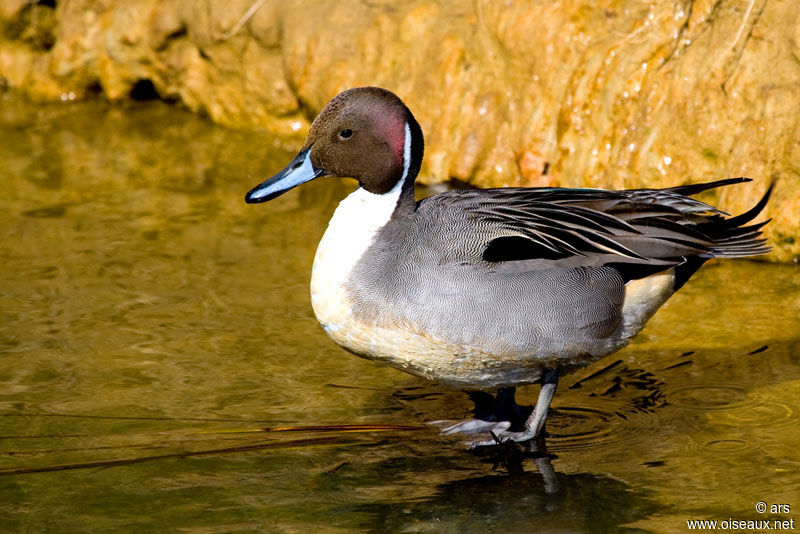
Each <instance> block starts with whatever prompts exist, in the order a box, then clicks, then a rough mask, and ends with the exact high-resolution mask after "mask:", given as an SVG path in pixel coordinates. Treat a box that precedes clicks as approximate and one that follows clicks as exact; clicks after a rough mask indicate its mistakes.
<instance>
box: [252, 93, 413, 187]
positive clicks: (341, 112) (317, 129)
mask: <svg viewBox="0 0 800 534" xmlns="http://www.w3.org/2000/svg"><path fill="white" fill-rule="evenodd" d="M422 153H423V139H422V130H421V129H420V127H419V124H417V121H416V120H415V119H414V116H413V115H412V114H411V112H410V111H409V110H408V108H407V107H406V105H405V104H403V102H402V101H401V100H400V99H399V98H398V97H397V96H395V95H394V94H393V93H391V92H389V91H387V90H385V89H381V88H378V87H357V88H354V89H348V90H346V91H343V92H342V93H340V94H339V95H337V96H336V97H335V98H334V99H333V100H331V101H330V102H328V105H326V106H325V108H324V109H323V110H322V112H320V114H319V115H318V116H317V118H316V119H314V122H313V123H312V124H311V129H310V130H309V132H308V137H307V138H306V142H305V143H304V144H303V148H302V150H301V151H300V153H299V154H298V155H297V157H295V159H294V160H292V162H291V163H290V164H289V165H288V166H287V167H286V168H285V169H284V170H283V171H281V172H280V173H278V174H276V175H275V176H273V177H272V178H270V179H269V180H267V181H265V182H263V183H261V184H259V185H258V186H256V187H255V188H253V189H252V190H251V191H250V192H248V193H247V196H246V197H245V200H246V201H247V202H250V203H255V202H265V201H267V200H270V199H273V198H275V197H277V196H278V195H280V194H282V193H284V192H286V191H288V190H289V189H291V188H293V187H295V186H298V185H300V184H302V183H304V182H307V181H309V180H312V179H314V178H317V177H319V176H347V177H351V178H355V179H356V180H358V183H359V185H360V186H361V187H363V188H364V189H366V190H367V191H369V192H371V193H375V194H381V195H382V194H384V193H386V192H388V191H390V190H391V189H392V188H394V186H395V185H397V184H398V183H399V182H401V181H403V187H410V186H411V185H413V182H414V179H415V178H416V175H417V173H418V172H419V166H420V163H421V162H422Z"/></svg>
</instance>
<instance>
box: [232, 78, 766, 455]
mask: <svg viewBox="0 0 800 534" xmlns="http://www.w3.org/2000/svg"><path fill="white" fill-rule="evenodd" d="M422 154H423V137H422V130H421V129H420V126H419V124H418V123H417V121H416V120H415V119H414V116H413V115H412V114H411V112H410V111H409V109H408V108H407V107H406V106H405V104H403V102H402V101H401V100H400V99H399V98H398V97H397V96H395V95H394V94H393V93H391V92H389V91H386V90H384V89H379V88H375V87H361V88H355V89H350V90H347V91H344V92H342V93H341V94H339V95H338V96H336V97H335V98H334V99H333V100H331V101H330V102H329V103H328V105H327V106H325V108H324V109H323V110H322V112H321V113H320V114H319V116H318V117H317V118H316V119H315V120H314V122H313V123H312V125H311V128H310V130H309V133H308V137H307V139H306V141H305V144H304V145H303V148H302V149H301V150H300V153H299V154H298V155H297V157H295V158H294V160H292V162H291V163H289V165H288V166H287V167H286V168H285V169H284V170H282V171H281V172H279V173H278V174H277V175H275V176H274V177H272V178H270V179H269V180H267V181H265V182H263V183H261V184H259V185H258V186H256V187H255V188H253V189H252V190H251V191H249V192H248V193H247V196H246V201H247V202H249V203H258V202H265V201H268V200H271V199H273V198H275V197H277V196H278V195H280V194H282V193H284V192H286V191H288V190H289V189H291V188H293V187H295V186H298V185H300V184H303V183H305V182H308V181H309V180H312V179H314V178H317V177H321V176H343V177H352V178H355V179H356V180H357V181H358V185H359V187H358V189H356V191H355V192H353V193H351V194H350V195H349V196H348V197H347V198H345V199H344V200H343V201H342V202H341V203H340V204H339V207H338V208H337V209H336V211H335V213H334V214H333V217H332V218H331V221H330V223H329V225H328V229H327V230H326V231H325V234H324V236H323V237H322V241H321V242H320V244H319V247H318V248H317V253H316V256H315V258H314V265H313V268H312V274H311V303H312V306H313V308H314V313H315V314H316V316H317V319H318V320H319V322H320V324H321V325H322V328H324V329H325V332H327V334H328V335H329V336H330V337H331V339H333V341H335V342H336V343H338V344H339V345H341V346H342V347H343V348H345V349H346V350H348V351H350V352H352V353H355V354H356V355H358V356H362V357H365V358H369V359H373V360H377V361H381V362H385V363H387V364H389V365H391V366H393V367H396V368H398V369H400V370H402V371H406V372H408V373H411V374H414V375H417V376H420V377H423V378H426V379H429V380H433V381H436V382H439V383H441V384H445V385H448V386H454V387H457V388H462V389H465V390H472V391H473V392H474V391H475V390H485V389H490V388H499V392H498V395H497V398H496V399H495V398H493V397H490V396H489V395H488V394H486V393H482V392H481V393H473V399H474V400H476V401H477V400H478V399H482V400H481V404H483V405H484V408H482V409H481V411H482V412H484V413H482V414H477V418H476V419H474V420H472V421H468V422H465V423H462V424H459V425H455V426H454V427H451V428H450V429H449V431H451V432H452V431H466V432H470V431H489V430H490V431H492V432H495V435H494V436H496V437H499V439H501V440H505V439H512V440H515V441H523V440H529V439H531V438H534V437H537V436H540V435H542V433H543V430H544V422H545V419H546V417H547V410H548V407H549V405H550V401H551V399H552V397H553V394H554V393H555V389H556V384H557V382H558V378H559V376H560V375H562V374H564V373H567V372H570V371H573V370H575V369H577V368H580V367H583V366H586V365H588V364H589V363H591V362H593V361H595V360H598V359H599V358H603V357H604V356H607V355H609V354H611V353H613V352H615V351H617V350H619V349H620V348H622V347H624V346H625V345H626V344H627V343H628V342H629V341H630V340H631V338H632V337H633V336H635V335H636V334H637V333H638V332H639V331H640V330H641V329H642V328H643V327H644V324H645V322H647V320H648V319H649V318H650V317H651V316H652V315H653V314H654V313H655V311H656V310H657V309H658V308H659V307H660V306H661V305H662V304H664V302H665V301H666V300H667V299H668V298H669V297H670V296H671V295H672V294H674V293H675V291H677V290H678V289H679V288H680V287H681V286H682V285H683V284H684V283H685V282H686V280H687V279H688V278H689V277H690V276H691V275H692V274H694V272H695V271H697V269H698V268H699V267H700V266H701V265H702V264H703V262H705V261H706V260H708V259H710V258H713V257H743V256H752V255H756V254H764V253H767V252H768V251H769V247H767V246H766V244H765V240H764V239H763V238H762V237H761V234H760V229H761V227H762V226H763V224H765V223H760V224H752V225H749V226H747V223H749V222H750V221H751V220H753V219H754V218H755V217H756V216H757V215H758V214H759V213H760V212H761V210H762V209H763V208H764V206H765V205H766V202H767V199H768V196H769V191H768V192H767V194H766V195H764V197H763V198H762V199H761V201H760V202H759V203H758V204H757V205H756V206H755V207H754V208H752V209H751V210H750V211H748V212H747V213H744V214H742V215H739V216H737V217H728V218H726V217H725V215H726V214H725V213H723V212H722V211H720V210H718V209H716V208H714V207H712V206H709V205H708V204H704V203H703V202H700V201H697V200H694V199H692V198H690V197H689V196H688V195H694V194H696V193H700V192H702V191H706V190H708V189H713V188H716V187H721V186H725V185H729V184H735V183H740V182H745V181H749V179H747V178H731V179H727V180H719V181H716V182H710V183H703V184H693V185H684V186H679V187H671V188H668V189H633V190H625V191H606V190H601V189H564V188H550V187H547V188H538V187H537V188H501V189H484V190H457V191H447V192H444V193H440V194H437V195H434V196H431V197H428V198H425V199H423V200H421V201H419V202H416V201H415V200H414V180H415V179H416V177H417V173H418V172H419V169H420V164H421V162H422ZM536 382H539V383H541V384H542V389H541V392H540V394H539V398H538V401H537V404H536V407H535V409H531V408H530V407H528V409H527V410H526V409H524V408H522V407H520V406H517V405H516V404H515V403H514V401H513V397H514V388H515V387H516V386H518V385H521V384H531V383H536ZM486 397H489V398H491V399H492V403H493V406H492V408H491V409H489V410H488V411H487V410H486V408H485V405H486V402H485V400H486ZM515 418H516V419H518V421H515ZM512 424H519V426H520V427H521V431H513V432H512V430H515V429H514V428H513V427H511V425H512ZM484 443H489V442H484ZM491 443H494V441H491Z"/></svg>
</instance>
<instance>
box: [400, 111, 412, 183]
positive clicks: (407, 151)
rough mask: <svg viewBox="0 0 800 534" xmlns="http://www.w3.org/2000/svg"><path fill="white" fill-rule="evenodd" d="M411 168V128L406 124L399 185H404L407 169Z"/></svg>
mask: <svg viewBox="0 0 800 534" xmlns="http://www.w3.org/2000/svg"><path fill="white" fill-rule="evenodd" d="M410 168H411V127H410V126H409V125H408V123H406V138H405V142H404V143H403V177H402V178H400V183H401V184H402V183H404V182H405V181H406V178H408V169H410Z"/></svg>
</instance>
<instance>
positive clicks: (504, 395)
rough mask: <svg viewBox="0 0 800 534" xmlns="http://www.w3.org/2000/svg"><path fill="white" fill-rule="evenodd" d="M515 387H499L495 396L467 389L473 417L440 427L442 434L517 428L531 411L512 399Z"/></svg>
mask: <svg viewBox="0 0 800 534" xmlns="http://www.w3.org/2000/svg"><path fill="white" fill-rule="evenodd" d="M515 392H516V388H515V387H508V388H500V389H499V390H497V396H496V397H493V396H492V395H491V394H489V393H486V392H484V391H468V392H467V395H469V398H470V399H472V402H474V403H475V417H474V418H472V419H469V420H467V421H462V422H460V423H457V424H455V425H452V426H449V427H447V428H444V429H442V433H443V434H456V433H465V434H476V433H482V432H494V433H495V434H501V433H504V432H505V431H506V430H508V429H509V428H514V427H516V428H519V427H520V426H521V425H523V424H524V423H525V422H526V421H527V419H528V418H529V416H530V414H531V413H532V412H533V408H532V407H531V406H520V405H519V404H517V403H516V400H515V399H514V394H515Z"/></svg>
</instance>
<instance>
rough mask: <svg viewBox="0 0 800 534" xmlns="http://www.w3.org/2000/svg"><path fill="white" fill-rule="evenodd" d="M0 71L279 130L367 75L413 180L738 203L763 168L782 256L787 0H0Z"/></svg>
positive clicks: (795, 253) (744, 204) (787, 181)
mask: <svg viewBox="0 0 800 534" xmlns="http://www.w3.org/2000/svg"><path fill="white" fill-rule="evenodd" d="M51 4H54V6H51ZM0 77H2V79H4V80H5V82H6V83H7V84H9V85H12V86H15V87H20V88H22V89H23V90H25V91H27V92H28V93H30V94H33V95H35V96H37V97H39V98H45V99H66V100H70V99H74V98H82V97H84V96H85V95H86V94H88V93H91V92H97V91H102V92H104V93H105V94H106V95H107V96H108V97H109V98H111V99H121V98H128V97H129V96H130V95H131V92H132V91H134V92H135V91H137V90H142V88H149V87H152V88H153V89H154V90H155V91H156V92H157V93H158V95H159V96H160V97H162V98H165V99H172V100H176V101H180V102H181V103H183V104H184V105H186V106H188V107H189V108H190V109H193V110H196V111H199V112H203V113H207V114H208V115H209V116H210V117H211V118H212V119H214V120H215V121H218V122H221V123H224V124H227V125H231V126H235V127H239V128H267V129H271V130H274V131H277V132H279V133H282V134H287V135H297V136H298V137H300V136H302V134H303V133H304V132H305V130H306V129H307V127H308V123H309V118H313V116H314V115H315V113H316V112H317V111H319V110H320V109H321V108H322V106H324V104H325V103H326V102H327V100H328V99H329V98H331V97H332V96H333V95H335V94H336V93H337V92H338V91H340V90H342V89H345V88H347V87H351V86H356V85H380V86H383V87H386V88H388V89H391V90H393V91H395V92H396V93H398V94H399V95H400V96H401V97H402V98H403V99H404V100H405V101H406V102H407V103H408V105H409V106H410V107H411V109H412V110H413V111H414V113H415V115H416V116H417V117H418V119H419V121H420V124H421V125H422V127H423V130H424V131H425V134H426V163H425V165H424V167H423V169H422V176H421V180H422V181H426V182H428V183H432V182H440V181H445V180H447V179H450V178H456V179H458V180H462V181H465V182H470V183H472V184H475V185H478V186H505V185H535V186H541V185H561V186H570V187H577V186H588V187H608V188H630V187H661V186H668V185H676V184H680V183H686V182H689V181H702V180H712V179H716V178H723V177H730V176H751V177H753V178H756V179H757V180H756V182H754V183H753V184H748V185H740V186H734V187H729V188H726V189H725V190H723V191H722V192H721V193H720V194H719V195H720V198H719V199H718V201H719V202H720V203H721V205H722V206H723V207H724V208H725V209H727V210H728V211H731V212H739V211H742V210H744V209H747V208H748V207H749V206H751V205H752V204H754V203H755V202H756V201H757V199H758V198H759V196H760V195H761V194H762V193H763V192H764V191H765V190H766V188H767V187H768V185H769V183H770V182H772V181H773V180H776V181H777V185H776V189H775V193H774V197H773V200H772V201H771V202H770V205H769V207H768V213H767V216H769V217H772V218H773V222H772V223H770V225H768V227H767V234H768V237H769V239H770V242H771V243H772V244H773V245H775V247H776V253H775V254H773V255H772V259H776V260H779V261H788V260H791V259H793V258H797V257H799V256H800V131H798V128H800V120H799V119H798V118H800V2H797V1H796V0H769V1H768V0H653V1H640V0H601V1H595V0H571V1H570V0H564V1H561V2H550V1H525V2H523V1H507V2H499V1H497V2H495V1H481V0H476V1H475V2H464V1H463V0H436V1H433V0H407V1H388V0H370V1H356V0H349V1H344V2H343V1H334V0H315V1H303V0H227V1H225V2H219V1H214V0H127V1H122V0H69V1H67V0H61V1H58V2H52V1H51V2H42V3H40V4H38V5H35V6H32V5H31V4H30V3H29V2H28V1H27V0H4V1H3V2H0ZM145 80H146V81H147V82H144V83H143V81H145ZM150 83H151V84H152V86H150V85H149V84H150Z"/></svg>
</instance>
